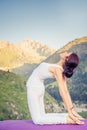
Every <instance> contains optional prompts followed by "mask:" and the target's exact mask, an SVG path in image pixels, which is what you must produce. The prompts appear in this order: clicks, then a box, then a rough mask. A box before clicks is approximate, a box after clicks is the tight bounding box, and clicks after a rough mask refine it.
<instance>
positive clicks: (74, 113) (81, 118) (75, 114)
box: [71, 109, 84, 120]
mask: <svg viewBox="0 0 87 130" xmlns="http://www.w3.org/2000/svg"><path fill="white" fill-rule="evenodd" d="M71 113H72V114H73V115H74V116H75V117H77V118H78V119H79V120H83V119H84V118H83V117H82V116H80V115H79V114H78V113H77V112H76V111H75V110H74V109H72V110H71Z"/></svg>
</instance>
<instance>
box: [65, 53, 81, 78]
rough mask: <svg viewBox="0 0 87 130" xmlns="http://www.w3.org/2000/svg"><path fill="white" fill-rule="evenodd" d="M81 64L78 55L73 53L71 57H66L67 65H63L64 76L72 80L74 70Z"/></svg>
mask: <svg viewBox="0 0 87 130" xmlns="http://www.w3.org/2000/svg"><path fill="white" fill-rule="evenodd" d="M78 64H79V57H78V55H77V54H76V53H72V54H71V55H70V56H68V57H66V60H65V64H64V65H63V69H64V71H63V74H64V75H65V76H66V77H67V78H70V77H72V75H73V71H74V69H75V68H76V67H77V66H78Z"/></svg>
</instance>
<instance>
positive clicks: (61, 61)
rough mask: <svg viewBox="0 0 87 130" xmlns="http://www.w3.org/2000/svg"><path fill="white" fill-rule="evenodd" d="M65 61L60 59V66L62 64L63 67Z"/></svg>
mask: <svg viewBox="0 0 87 130" xmlns="http://www.w3.org/2000/svg"><path fill="white" fill-rule="evenodd" d="M64 63H65V61H64V60H62V59H60V61H59V62H57V64H58V65H60V66H62V67H63V65H64Z"/></svg>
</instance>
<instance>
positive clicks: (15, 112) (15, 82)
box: [0, 71, 58, 120]
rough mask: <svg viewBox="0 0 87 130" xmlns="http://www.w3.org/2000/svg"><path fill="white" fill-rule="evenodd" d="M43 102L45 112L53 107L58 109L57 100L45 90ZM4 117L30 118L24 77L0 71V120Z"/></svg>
mask: <svg viewBox="0 0 87 130" xmlns="http://www.w3.org/2000/svg"><path fill="white" fill-rule="evenodd" d="M44 102H45V109H46V112H53V110H52V108H54V109H55V107H56V108H57V109H58V104H57V101H56V100H55V99H54V98H53V97H51V95H49V94H48V93H47V92H46V93H45V97H44ZM55 111H56V109H55ZM6 119H31V116H30V113H29V110H28V106H27V94H26V79H25V78H22V77H20V76H18V75H16V74H14V73H10V72H4V71H0V120H6Z"/></svg>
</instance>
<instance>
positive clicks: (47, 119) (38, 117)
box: [27, 86, 67, 125]
mask: <svg viewBox="0 0 87 130" xmlns="http://www.w3.org/2000/svg"><path fill="white" fill-rule="evenodd" d="M27 99H28V107H29V111H30V114H31V117H32V120H33V122H34V123H35V124H40V125H43V124H66V123H67V122H66V117H67V113H45V107H44V90H43V91H42V90H40V89H39V88H35V87H34V88H29V87H28V86H27Z"/></svg>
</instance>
